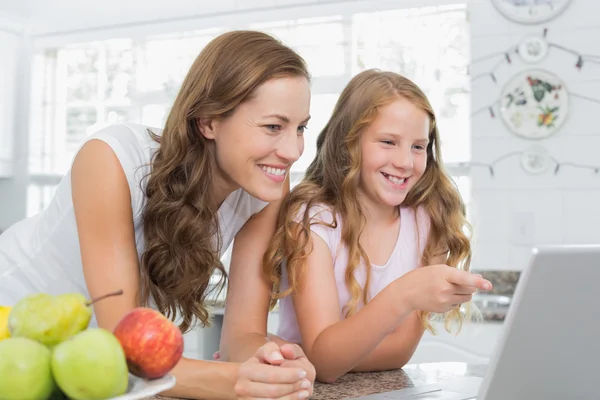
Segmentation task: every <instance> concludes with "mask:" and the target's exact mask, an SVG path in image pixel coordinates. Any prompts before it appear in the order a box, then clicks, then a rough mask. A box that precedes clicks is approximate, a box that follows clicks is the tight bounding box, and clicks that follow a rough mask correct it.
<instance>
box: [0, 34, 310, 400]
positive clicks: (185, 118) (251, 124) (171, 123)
mask: <svg viewBox="0 0 600 400" xmlns="http://www.w3.org/2000/svg"><path fill="white" fill-rule="evenodd" d="M309 106H310V87H309V74H308V72H307V68H306V65H305V63H304V61H303V60H302V58H301V57H300V56H298V55H297V54H296V53H295V52H293V51H292V50H291V49H289V48H287V47H285V46H283V45H282V44H281V43H280V42H278V41H277V40H275V39H274V38H272V37H270V36H268V35H266V34H262V33H258V32H252V31H236V32H229V33H225V34H223V35H221V36H219V37H217V38H216V39H214V40H213V41H212V42H211V43H209V44H208V45H207V46H206V48H205V49H203V50H202V52H201V53H200V55H199V56H198V58H197V59H196V60H195V62H194V64H193V65H192V67H191V69H190V71H189V72H188V74H187V76H186V78H185V80H184V82H183V84H182V87H181V89H180V91H179V94H178V96H177V98H176V100H175V103H174V104H173V106H172V108H171V112H170V113H169V116H168V118H167V121H166V124H165V127H164V129H163V130H162V131H160V130H157V129H151V128H148V127H145V126H141V125H135V124H120V125H114V126H110V127H108V128H106V129H103V130H101V131H100V132H98V133H96V134H95V135H93V136H91V137H90V138H89V139H88V140H87V141H86V142H85V143H84V144H83V145H82V147H81V149H80V150H79V152H78V153H77V155H76V156H75V158H74V161H73V164H72V167H71V169H70V171H69V173H68V174H67V175H66V176H65V177H64V179H63V180H62V181H61V183H60V184H59V186H58V188H57V190H56V195H55V197H54V199H53V201H52V202H51V204H50V205H49V207H48V208H47V209H46V210H45V211H43V212H42V213H41V214H39V215H37V216H35V217H32V218H30V219H27V220H24V221H21V222H19V223H17V224H15V225H14V226H13V227H11V228H10V229H9V230H8V231H6V232H5V233H4V234H2V236H0V304H6V305H12V304H14V303H15V302H16V301H18V300H19V299H20V298H22V297H23V296H25V295H27V294H29V293H33V292H46V293H51V294H57V293H65V292H81V293H84V294H85V295H87V296H88V297H97V296H100V295H102V294H105V293H109V292H112V291H115V290H118V289H122V290H123V291H124V294H123V295H122V296H117V297H111V298H109V299H106V300H104V301H102V302H98V303H97V304H96V305H95V306H94V314H95V317H94V319H93V321H92V324H93V325H96V324H97V325H98V326H99V327H101V328H105V329H108V330H112V329H113V328H114V326H115V325H116V324H117V323H118V321H119V320H120V319H121V318H122V317H123V315H125V314H126V313H127V312H128V311H130V310H131V309H133V308H134V307H136V306H150V307H154V308H156V309H157V310H159V311H160V312H162V313H163V314H165V315H166V316H168V317H169V318H171V319H172V320H174V321H176V322H177V323H178V324H179V327H180V328H181V330H182V331H183V332H186V331H187V330H189V329H190V328H191V327H192V325H193V323H194V322H195V321H196V320H198V321H199V322H200V323H202V324H206V323H207V322H208V319H209V314H208V311H207V308H206V305H205V300H206V297H207V295H208V294H209V283H210V278H211V276H213V273H214V272H218V271H221V272H222V273H223V275H225V274H224V269H223V266H222V264H221V263H220V261H219V259H220V257H221V256H222V254H223V252H224V251H225V249H227V248H228V246H229V244H230V243H231V242H232V241H233V240H234V238H235V244H234V248H233V259H232V269H234V270H237V269H239V268H249V269H253V270H256V271H257V273H258V272H259V271H260V270H261V257H262V255H263V253H264V251H265V249H266V247H267V244H268V241H269V239H270V237H271V235H272V234H273V232H274V229H275V221H276V216H277V212H278V209H279V205H280V199H281V197H282V195H283V193H284V192H287V191H288V190H289V180H288V174H289V169H290V166H291V165H292V164H293V163H294V162H295V161H296V160H297V159H298V158H299V157H300V155H301V154H302V151H303V148H304V140H303V137H302V134H303V131H304V129H305V127H306V123H307V122H308V119H309ZM241 262H243V266H242V265H241V264H240V263H241ZM236 264H240V265H236ZM248 284H249V285H252V282H248ZM267 342H268V341H267V339H266V338H265V337H263V338H261V340H256V339H254V338H253V340H252V341H248V342H247V344H246V346H247V349H248V355H249V358H247V359H246V360H241V361H245V363H244V364H242V365H240V364H234V363H216V362H209V361H201V360H190V359H186V358H184V359H182V360H181V362H180V363H179V364H178V365H177V366H176V367H175V369H174V370H173V372H172V373H173V374H174V375H175V376H176V378H177V385H176V387H175V388H174V389H173V390H172V391H170V392H169V393H168V394H169V395H171V396H176V397H185V398H233V397H236V396H237V397H242V398H268V397H276V398H280V397H285V398H304V397H308V395H310V392H311V388H312V382H313V381H314V369H313V368H312V366H311V365H310V363H308V361H307V360H306V358H305V357H304V354H303V353H302V352H301V350H300V349H299V348H298V347H290V346H284V347H282V348H280V347H279V346H277V345H275V344H274V343H267ZM244 343H246V342H244ZM265 343H267V344H266V345H265ZM263 345H265V346H264V347H261V346H263ZM259 347H260V348H259ZM252 354H253V355H252ZM251 355H252V357H250V356H251ZM274 365H275V366H274Z"/></svg>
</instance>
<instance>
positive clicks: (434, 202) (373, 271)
mask: <svg viewBox="0 0 600 400" xmlns="http://www.w3.org/2000/svg"><path fill="white" fill-rule="evenodd" d="M279 223H280V225H279V228H278V230H277V232H276V236H275V240H274V241H273V242H272V243H271V244H270V246H269V250H268V252H267V254H266V255H265V269H266V271H265V272H266V273H267V274H268V276H270V280H271V282H272V283H273V284H274V287H275V289H276V290H277V289H279V291H280V293H279V294H278V295H276V296H275V297H278V298H281V297H283V298H282V300H281V301H280V329H279V332H278V335H279V336H280V337H281V338H282V339H283V340H285V341H289V342H293V343H299V344H301V345H302V347H303V349H304V351H305V352H306V354H307V356H308V358H309V360H310V361H311V362H312V363H313V364H314V366H315V368H316V371H317V378H318V379H320V380H322V381H324V382H333V381H335V380H336V379H337V378H338V377H340V376H342V375H343V374H345V373H347V372H349V371H374V370H384V369H392V368H401V367H402V366H404V364H405V363H406V362H407V361H408V360H409V359H410V358H411V356H412V354H413V352H414V351H415V348H416V346H417V344H418V342H419V340H420V338H421V336H422V335H423V333H424V329H426V328H431V326H430V325H429V323H428V317H429V315H430V313H447V321H449V322H451V321H453V320H454V321H458V322H461V321H462V318H461V313H460V311H459V307H460V305H461V304H463V303H467V302H469V300H470V299H471V295H472V294H473V293H474V292H475V291H476V290H477V289H481V290H488V289H491V283H490V282H488V281H486V280H484V279H482V278H481V277H480V276H477V275H474V274H471V273H470V272H468V270H469V261H470V254H471V253H470V252H471V251H470V246H469V240H468V238H467V237H466V236H465V234H464V232H463V228H464V227H465V225H466V224H467V223H466V220H465V207H464V205H463V203H462V201H461V198H460V195H459V193H458V191H457V189H456V187H455V186H454V185H453V183H452V181H451V179H450V178H449V177H448V175H447V174H446V172H445V171H444V169H443V166H442V161H441V156H440V148H439V136H438V130H437V126H436V121H435V115H434V113H433V110H432V107H431V105H430V104H429V102H428V100H427V98H426V97H425V95H424V94H423V92H422V91H421V90H420V89H419V88H418V87H417V86H416V85H415V84H414V83H413V82H411V81H410V80H408V79H406V78H404V77H402V76H400V75H398V74H395V73H392V72H380V71H377V70H368V71H365V72H362V73H360V74H358V75H357V76H355V77H354V78H353V79H352V80H351V81H350V83H349V84H348V86H347V87H346V88H345V90H344V91H343V92H342V94H341V96H340V98H339V100H338V102H337V104H336V107H335V109H334V111H333V116H332V117H331V119H330V121H329V123H328V124H327V125H326V126H325V128H324V129H323V131H322V132H321V134H320V135H319V137H318V139H317V155H316V157H315V159H314V161H313V162H312V164H311V165H310V167H309V168H308V170H307V172H306V176H305V178H304V180H303V181H302V182H301V183H300V184H299V185H298V186H296V187H295V188H294V189H293V190H292V191H291V193H290V194H289V195H288V197H287V198H286V199H285V200H284V203H283V205H282V208H281V211H280V215H279ZM290 293H291V294H292V295H291V296H286V295H287V294H290Z"/></svg>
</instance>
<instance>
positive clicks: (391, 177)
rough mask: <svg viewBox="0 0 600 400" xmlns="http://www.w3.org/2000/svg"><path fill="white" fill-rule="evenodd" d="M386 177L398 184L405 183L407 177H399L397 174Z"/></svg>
mask: <svg viewBox="0 0 600 400" xmlns="http://www.w3.org/2000/svg"><path fill="white" fill-rule="evenodd" d="M385 177H386V178H388V179H389V180H390V181H391V182H392V183H394V184H396V185H402V184H403V183H404V181H405V180H406V179H398V178H396V177H395V176H391V175H386V176H385Z"/></svg>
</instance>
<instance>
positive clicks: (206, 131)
mask: <svg viewBox="0 0 600 400" xmlns="http://www.w3.org/2000/svg"><path fill="white" fill-rule="evenodd" d="M214 122H215V121H214V119H212V118H198V126H199V127H200V133H201V134H202V136H204V137H205V138H206V139H209V140H214V139H215V136H216V134H215V126H214V125H215V123H214Z"/></svg>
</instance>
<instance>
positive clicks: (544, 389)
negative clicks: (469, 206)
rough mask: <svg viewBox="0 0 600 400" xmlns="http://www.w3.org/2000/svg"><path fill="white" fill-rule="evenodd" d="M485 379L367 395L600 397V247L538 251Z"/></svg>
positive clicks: (488, 399) (453, 399)
mask: <svg viewBox="0 0 600 400" xmlns="http://www.w3.org/2000/svg"><path fill="white" fill-rule="evenodd" d="M504 324H505V327H504V329H503V331H502V334H501V336H500V340H499V342H498V344H497V346H496V348H495V349H494V352H493V354H492V357H491V359H490V364H489V365H488V367H487V370H486V373H485V377H484V378H483V379H482V378H476V377H462V378H457V379H454V380H450V381H447V382H444V383H440V384H435V385H423V386H416V387H413V388H410V389H402V390H395V391H391V392H387V393H378V394H373V395H369V396H363V397H359V399H373V400H384V399H410V400H434V399H435V400H469V399H476V400H520V399H523V400H528V399H533V400H538V399H539V400H542V399H543V400H554V399H556V400H576V399H577V400H579V399H600V245H598V246H596V245H589V246H583V245H581V246H552V247H540V248H536V249H534V250H533V256H532V258H531V261H530V264H529V266H528V268H526V269H525V270H524V271H523V272H522V273H521V277H520V279H519V282H518V283H517V287H516V289H515V293H514V296H513V301H512V303H511V306H510V308H509V310H508V313H507V315H506V319H505V321H504Z"/></svg>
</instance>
